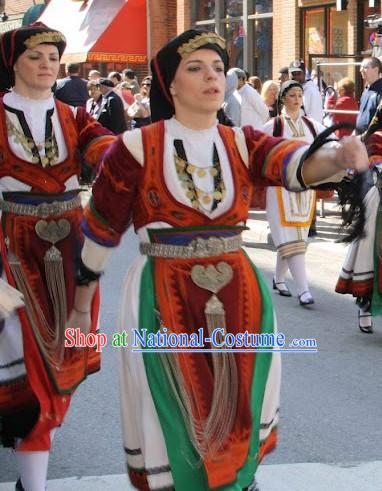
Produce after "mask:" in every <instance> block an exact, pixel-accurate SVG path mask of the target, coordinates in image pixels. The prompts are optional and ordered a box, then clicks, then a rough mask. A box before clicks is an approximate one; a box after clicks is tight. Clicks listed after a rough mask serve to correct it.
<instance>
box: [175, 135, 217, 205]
mask: <svg viewBox="0 0 382 491" xmlns="http://www.w3.org/2000/svg"><path fill="white" fill-rule="evenodd" d="M174 148H175V153H174V160H175V167H176V172H177V175H178V179H179V180H180V182H181V185H182V187H183V189H184V191H185V194H186V196H187V198H188V199H189V200H190V201H191V206H192V207H193V208H194V209H196V210H204V211H207V212H209V213H211V212H212V211H213V210H215V209H216V208H217V206H218V204H219V203H220V202H221V201H222V199H223V198H224V195H225V185H224V181H223V178H222V172H221V165H220V160H219V154H218V152H217V149H216V145H215V143H214V145H213V158H212V162H213V163H212V165H211V166H208V167H200V166H197V165H195V164H192V163H190V162H188V160H187V157H186V152H185V150H184V146H183V141H182V140H174ZM207 174H209V175H210V176H212V177H213V179H214V190H213V191H212V192H207V191H205V190H203V189H201V188H199V187H198V186H197V185H196V184H195V182H194V179H193V176H194V175H197V176H198V177H201V178H203V177H205V176H206V175H207ZM211 202H212V205H211ZM210 205H211V208H207V207H209V206H210Z"/></svg>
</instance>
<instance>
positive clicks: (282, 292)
mask: <svg viewBox="0 0 382 491" xmlns="http://www.w3.org/2000/svg"><path fill="white" fill-rule="evenodd" d="M278 285H284V288H279V286H278ZM272 286H273V289H274V290H277V291H278V292H279V294H280V295H281V296H282V297H291V296H292V294H291V292H290V291H289V288H288V287H287V285H286V283H285V281H280V282H278V283H276V280H275V279H274V278H273V279H272Z"/></svg>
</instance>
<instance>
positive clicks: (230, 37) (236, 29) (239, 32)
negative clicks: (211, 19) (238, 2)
mask: <svg viewBox="0 0 382 491" xmlns="http://www.w3.org/2000/svg"><path fill="white" fill-rule="evenodd" d="M224 37H225V39H226V42H227V51H228V56H229V60H230V65H231V66H232V67H239V68H243V47H244V32H243V23H242V22H241V21H230V22H227V23H226V24H225V32H224Z"/></svg>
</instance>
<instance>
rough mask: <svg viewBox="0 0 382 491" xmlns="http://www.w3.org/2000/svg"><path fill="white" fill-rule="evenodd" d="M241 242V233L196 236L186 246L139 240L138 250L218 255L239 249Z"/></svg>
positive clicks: (164, 254) (151, 253)
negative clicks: (203, 237) (234, 234)
mask: <svg viewBox="0 0 382 491" xmlns="http://www.w3.org/2000/svg"><path fill="white" fill-rule="evenodd" d="M242 242H243V240H242V238H241V235H236V236H234V237H227V238H226V237H209V238H208V239H202V238H201V237H198V238H197V239H194V240H192V241H191V242H190V243H189V244H188V245H186V246H180V245H172V244H157V243H153V244H152V243H150V242H141V243H140V244H139V250H140V251H141V253H142V254H145V255H146V256H154V257H168V258H184V259H187V258H193V257H210V256H219V255H220V254H224V253H227V252H235V251H238V250H239V249H240V247H241V245H242Z"/></svg>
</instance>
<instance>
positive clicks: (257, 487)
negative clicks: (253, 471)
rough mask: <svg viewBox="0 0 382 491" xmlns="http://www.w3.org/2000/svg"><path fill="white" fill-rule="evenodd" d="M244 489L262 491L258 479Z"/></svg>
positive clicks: (244, 490)
mask: <svg viewBox="0 0 382 491" xmlns="http://www.w3.org/2000/svg"><path fill="white" fill-rule="evenodd" d="M243 491H260V488H259V485H258V484H257V481H256V479H255V480H254V481H253V483H252V484H251V485H250V486H248V487H247V488H244V489H243Z"/></svg>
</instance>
